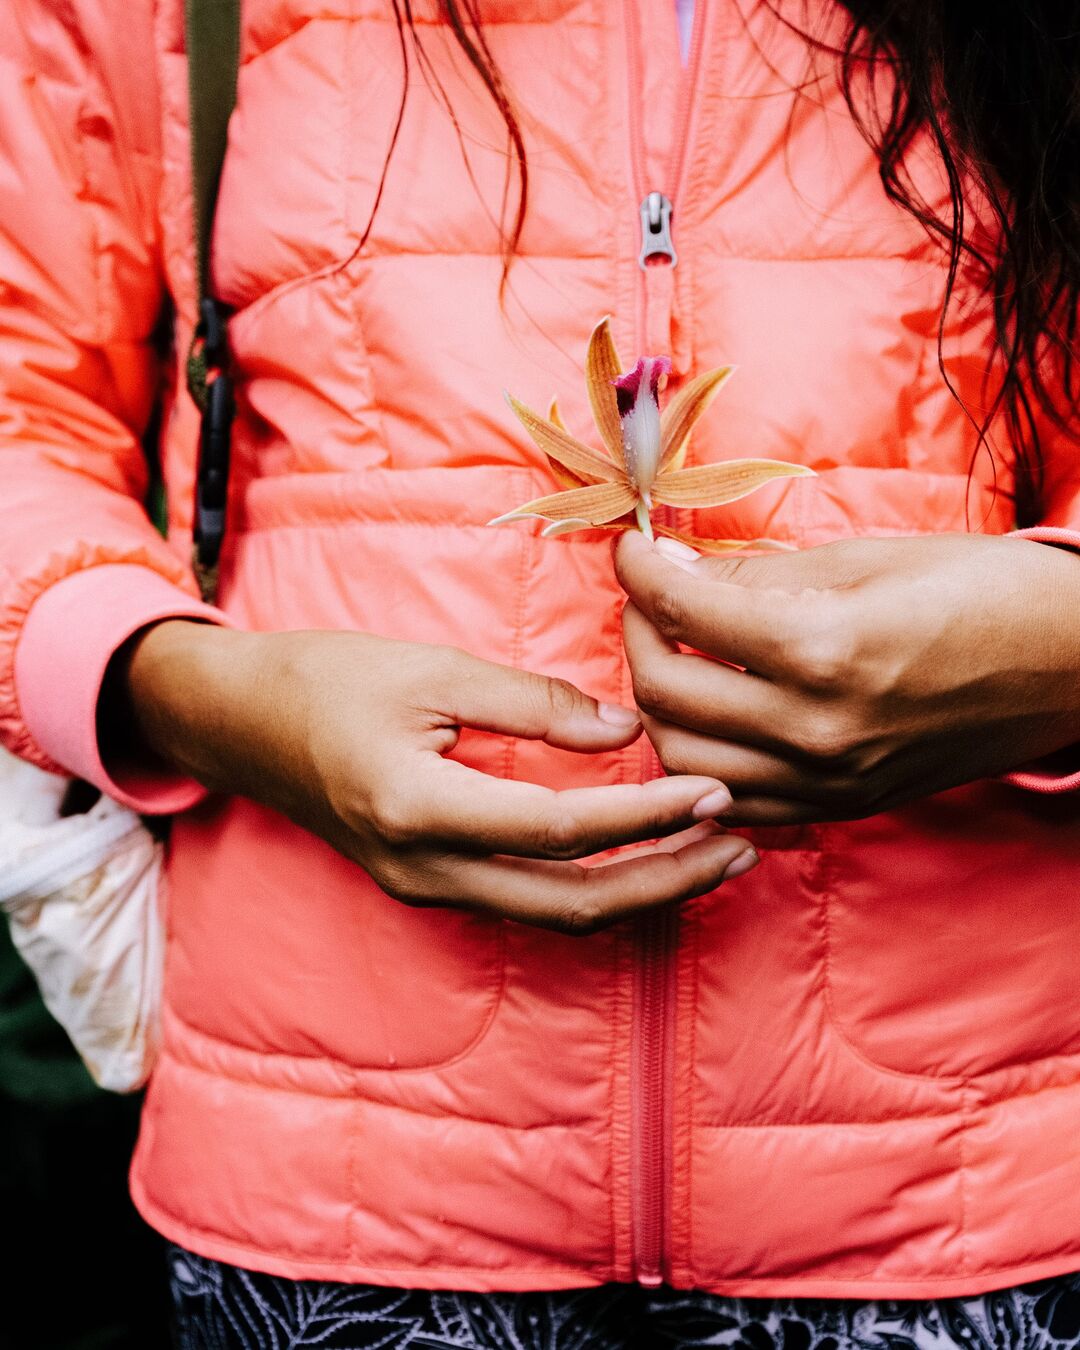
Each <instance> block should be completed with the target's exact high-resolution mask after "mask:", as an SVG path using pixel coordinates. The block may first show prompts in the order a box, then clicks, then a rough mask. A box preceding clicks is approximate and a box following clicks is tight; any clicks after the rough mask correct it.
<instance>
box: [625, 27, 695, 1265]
mask: <svg viewBox="0 0 1080 1350" xmlns="http://www.w3.org/2000/svg"><path fill="white" fill-rule="evenodd" d="M639 3H640V0H624V6H625V8H624V13H625V17H626V33H627V41H628V58H629V60H628V65H629V72H630V80H631V89H630V102H629V124H630V125H629V129H630V164H631V175H632V180H633V188H634V193H635V196H636V197H637V199H638V202H639V203H640V205H639V206H638V216H639V221H640V228H641V248H640V252H639V255H638V265H639V267H640V269H641V272H640V277H639V283H640V284H639V286H638V305H637V316H636V320H637V323H636V327H637V337H638V344H637V349H638V351H639V352H641V351H644V349H645V346H646V345H647V343H648V341H649V330H650V327H651V325H650V315H649V302H650V298H651V296H650V292H655V291H658V290H667V292H668V296H669V297H670V290H669V289H668V286H667V285H665V286H664V287H663V288H660V287H657V286H656V285H655V283H656V282H657V281H661V280H662V281H664V282H665V283H670V274H668V276H667V277H662V276H660V275H658V272H659V269H668V268H672V267H675V266H676V264H677V262H678V254H677V252H676V250H675V244H674V235H673V231H672V219H673V216H674V214H675V207H676V203H677V202H678V201H679V194H680V193H681V192H682V190H683V187H684V179H685V176H686V166H687V160H688V144H687V142H688V134H689V127H690V114H691V105H692V98H693V93H694V88H695V85H696V83H697V78H698V69H699V67H700V64H701V50H702V47H703V45H704V42H703V34H704V28H705V8H706V5H707V3H708V0H696V5H695V12H694V26H693V31H692V35H691V39H690V52H689V56H688V60H687V64H686V69H685V70H684V71H683V72H682V82H681V85H680V90H679V99H678V108H677V112H676V127H675V139H674V140H673V142H672V155H671V159H670V161H669V163H668V166H667V171H666V174H665V181H664V182H663V183H661V184H660V185H658V186H657V185H650V184H649V183H648V182H647V178H646V170H645V163H646V159H645V139H644V125H643V119H644V112H645V109H644V106H643V105H644V99H643V97H642V93H641V91H642V89H643V87H644V80H643V73H642V46H641V24H640V15H639V12H638V4H639ZM667 3H668V6H669V8H670V9H671V20H672V22H674V21H675V14H674V7H673V6H671V3H670V0H667ZM651 280H652V282H653V284H652V285H650V281H651ZM659 298H660V295H656V297H655V299H659ZM655 299H654V303H655ZM668 302H669V303H670V298H669V301H668ZM649 755H650V759H651V760H652V763H651V765H650V767H651V768H652V770H653V771H654V772H658V771H659V764H658V763H657V762H656V760H655V756H652V754H651V752H649ZM678 933H679V912H678V908H677V907H676V906H674V905H665V906H663V907H662V908H660V909H657V910H652V911H651V912H650V913H648V914H646V915H644V916H643V917H642V918H641V919H640V920H639V921H638V924H637V929H636V935H635V936H636V941H635V957H636V964H635V977H634V1006H633V1031H632V1040H631V1103H632V1105H631V1149H632V1164H631V1181H630V1191H631V1197H630V1203H631V1229H632V1248H633V1272H634V1278H635V1279H636V1280H637V1281H638V1283H639V1284H642V1285H647V1286H656V1285H659V1284H661V1283H662V1282H663V1280H664V1277H665V1274H666V1273H667V1267H668V1231H667V1229H668V1215H669V1212H670V1207H671V1195H670V1192H671V1174H672V1161H673V1160H672V1152H673V1150H672V1138H673V1134H672V1129H673V1121H672V1109H673V1096H674V1068H675V1066H674V1034H675V993H676V990H675V974H676V961H675V956H676V950H677V946H678Z"/></svg>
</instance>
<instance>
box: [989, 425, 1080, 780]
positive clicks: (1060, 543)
mask: <svg viewBox="0 0 1080 1350" xmlns="http://www.w3.org/2000/svg"><path fill="white" fill-rule="evenodd" d="M1043 446H1044V454H1043V465H1042V493H1041V497H1042V501H1041V511H1040V520H1039V523H1038V524H1037V525H1034V526H1031V527H1029V528H1028V529H1023V530H1017V531H1016V532H1015V533H1016V535H1017V536H1018V537H1019V538H1021V539H1032V540H1034V541H1036V542H1037V543H1041V544H1048V545H1050V546H1052V547H1057V548H1067V549H1071V550H1073V551H1074V552H1076V553H1077V554H1078V555H1080V445H1077V442H1076V441H1075V440H1074V439H1072V438H1071V437H1070V436H1067V435H1066V434H1065V433H1064V432H1063V431H1062V430H1061V429H1060V428H1058V427H1054V426H1052V425H1051V426H1047V425H1045V424H1044V426H1043ZM1076 565H1077V567H1080V556H1078V557H1077V560H1076ZM1077 675H1078V678H1080V671H1078V672H1077ZM1005 781H1006V782H1008V783H1011V784H1012V785H1013V786H1014V787H1020V788H1025V789H1027V790H1028V791H1029V792H1043V793H1055V792H1074V791H1076V789H1077V788H1080V744H1078V745H1075V746H1072V747H1070V748H1069V749H1068V750H1065V751H1062V752H1060V753H1059V754H1058V755H1055V756H1054V757H1053V760H1052V762H1050V761H1048V762H1046V763H1039V764H1032V765H1026V766H1024V768H1022V769H1018V770H1017V771H1016V772H1015V773H1011V774H1009V775H1008V776H1007V778H1006V780H1005Z"/></svg>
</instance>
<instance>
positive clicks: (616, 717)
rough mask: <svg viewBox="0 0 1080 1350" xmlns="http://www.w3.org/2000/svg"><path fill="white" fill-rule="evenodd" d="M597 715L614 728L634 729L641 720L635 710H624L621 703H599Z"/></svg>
mask: <svg viewBox="0 0 1080 1350" xmlns="http://www.w3.org/2000/svg"><path fill="white" fill-rule="evenodd" d="M596 715H597V717H599V719H600V721H601V722H608V723H610V725H611V726H613V727H632V726H636V725H637V723H638V722H639V721H640V720H641V719H640V718H639V717H638V715H637V713H636V712H634V710H633V708H624V707H623V706H622V704H621V703H598V704H597V705H596Z"/></svg>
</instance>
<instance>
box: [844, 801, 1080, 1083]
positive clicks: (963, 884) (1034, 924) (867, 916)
mask: <svg viewBox="0 0 1080 1350" xmlns="http://www.w3.org/2000/svg"><path fill="white" fill-rule="evenodd" d="M822 847H823V853H822V857H821V860H820V872H819V876H818V885H819V888H820V898H821V903H822V905H823V906H824V911H825V920H826V922H825V930H826V947H827V952H826V962H825V970H826V991H827V997H828V1004H829V1011H830V1014H831V1017H832V1019H833V1022H834V1024H835V1026H836V1028H837V1030H838V1031H839V1032H840V1033H841V1034H842V1035H843V1037H844V1038H845V1039H846V1040H847V1041H848V1042H849V1044H851V1045H852V1046H853V1047H854V1048H855V1049H856V1050H857V1051H858V1052H859V1053H861V1054H862V1055H863V1057H864V1058H866V1059H868V1060H870V1061H871V1062H872V1063H874V1064H875V1065H876V1066H878V1067H879V1068H882V1069H884V1070H887V1071H890V1072H895V1073H904V1074H915V1075H919V1076H924V1077H926V1076H929V1077H965V1078H966V1077H972V1076H974V1075H978V1074H984V1073H989V1072H992V1071H994V1070H996V1069H1001V1068H1006V1067H1008V1066H1010V1065H1018V1064H1025V1063H1031V1062H1033V1061H1036V1060H1040V1059H1045V1058H1048V1057H1051V1056H1058V1055H1074V1054H1080V999H1078V998H1077V994H1076V952H1077V950H1078V948H1080V904H1078V903H1077V895H1076V878H1077V876H1078V875H1080V800H1077V799H1076V798H1074V797H1068V798H1036V797H1034V796H1033V795H1028V794H1024V793H1022V792H1020V791H1018V790H1016V789H1013V788H1009V787H1005V786H1003V785H999V784H994V783H976V784H972V785H970V786H968V787H964V788H958V789H956V790H954V791H952V792H948V793H943V794H941V795H939V796H936V797H931V798H927V799H926V800H924V801H922V802H919V803H916V804H915V805H913V806H910V807H908V808H906V809H904V810H902V811H894V812H890V813H888V814H886V815H880V816H875V817H872V818H871V819H869V820H862V821H854V822H845V823H842V824H837V825H830V826H826V827H825V828H824V829H823V830H822Z"/></svg>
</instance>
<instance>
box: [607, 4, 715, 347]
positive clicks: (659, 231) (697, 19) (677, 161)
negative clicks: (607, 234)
mask: <svg viewBox="0 0 1080 1350" xmlns="http://www.w3.org/2000/svg"><path fill="white" fill-rule="evenodd" d="M639 2H640V0H624V13H625V16H626V34H627V40H628V47H629V67H630V79H631V83H632V87H631V90H630V118H629V121H630V167H631V176H632V179H633V185H634V194H635V196H636V197H637V199H638V203H639V205H638V218H639V222H640V229H641V250H640V253H639V255H638V265H639V266H640V267H641V269H642V271H643V272H646V273H647V272H648V270H649V268H650V267H653V266H658V265H659V266H663V265H665V264H666V265H667V266H670V267H674V266H675V265H676V263H677V262H678V254H677V253H676V251H675V244H674V235H673V231H672V217H673V215H674V212H675V204H676V203H677V201H678V199H679V194H680V193H681V191H682V188H683V186H684V179H685V176H686V162H687V150H688V140H689V135H688V133H689V129H690V113H691V108H692V102H693V96H694V89H695V86H696V85H697V80H698V68H699V66H700V64H701V51H702V47H703V46H704V41H703V39H704V30H705V9H706V5H707V3H708V0H696V4H695V6H694V26H693V29H692V31H691V36H690V51H689V53H688V56H687V62H686V68H685V70H683V72H682V78H681V81H680V85H679V98H678V104H677V107H676V113H675V137H674V139H673V141H672V153H671V159H670V160H669V161H668V165H667V169H666V172H665V174H664V181H663V182H661V183H659V184H649V182H648V178H647V173H646V169H645V131H644V125H643V113H644V107H643V102H644V101H643V98H642V95H641V90H642V88H643V85H644V80H643V78H642V69H641V16H640V14H639V12H638V4H639ZM669 5H670V0H669ZM654 259H655V260H657V261H653V260H654ZM646 289H647V282H646V285H645V286H644V287H642V288H641V290H640V291H639V301H644V298H645V291H646ZM638 317H639V323H638V328H639V332H642V331H643V329H644V316H643V313H642V312H641V310H640V309H639V316H638Z"/></svg>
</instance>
